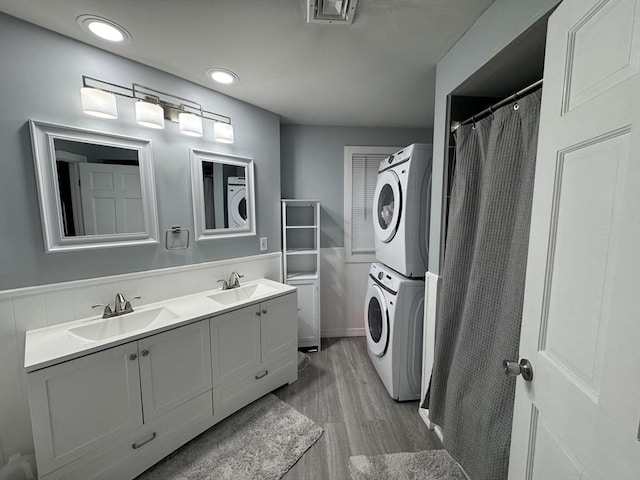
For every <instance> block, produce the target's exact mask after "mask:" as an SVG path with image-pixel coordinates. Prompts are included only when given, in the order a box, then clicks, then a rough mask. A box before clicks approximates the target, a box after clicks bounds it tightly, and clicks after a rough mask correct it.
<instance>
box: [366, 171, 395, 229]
mask: <svg viewBox="0 0 640 480" xmlns="http://www.w3.org/2000/svg"><path fill="white" fill-rule="evenodd" d="M401 210H402V195H401V192H400V180H399V179H398V176H397V175H396V173H395V172H393V171H391V170H387V171H386V172H382V173H381V174H380V175H378V183H377V185H376V190H375V192H374V194H373V212H374V214H373V215H374V219H375V220H374V222H373V227H374V230H375V232H376V236H377V237H378V239H380V240H381V241H383V242H390V241H391V240H392V239H393V237H394V236H395V234H396V231H397V230H398V222H399V221H400V212H401Z"/></svg>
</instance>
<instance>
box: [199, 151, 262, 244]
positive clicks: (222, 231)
mask: <svg viewBox="0 0 640 480" xmlns="http://www.w3.org/2000/svg"><path fill="white" fill-rule="evenodd" d="M190 157H191V193H192V196H193V223H194V227H195V239H196V240H197V241H200V240H211V239H215V238H227V237H244V236H250V235H255V234H256V215H255V212H256V204H255V187H254V181H253V159H252V158H249V157H240V156H237V155H230V154H226V153H215V152H208V151H205V150H197V149H193V148H192V149H191V154H190ZM203 161H205V162H214V163H221V164H226V165H234V166H238V167H244V168H245V172H246V175H245V178H246V192H247V226H246V227H242V228H207V227H206V219H205V205H204V187H203V184H202V162H203Z"/></svg>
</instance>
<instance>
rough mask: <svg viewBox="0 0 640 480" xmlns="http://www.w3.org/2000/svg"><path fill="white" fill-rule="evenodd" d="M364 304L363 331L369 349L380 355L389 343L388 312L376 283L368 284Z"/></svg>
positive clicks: (384, 351)
mask: <svg viewBox="0 0 640 480" xmlns="http://www.w3.org/2000/svg"><path fill="white" fill-rule="evenodd" d="M366 298H367V303H366V305H365V313H364V314H365V324H366V325H365V332H366V336H367V344H368V345H369V350H370V351H371V352H372V353H373V354H374V355H376V356H378V357H381V356H383V355H384V354H385V353H386V351H387V346H388V344H389V314H388V311H387V304H386V302H385V299H384V294H383V293H382V290H381V289H380V287H378V286H377V285H369V288H368V290H367V297H366Z"/></svg>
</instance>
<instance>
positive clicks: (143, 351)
mask: <svg viewBox="0 0 640 480" xmlns="http://www.w3.org/2000/svg"><path fill="white" fill-rule="evenodd" d="M140 354H141V355H142V356H143V357H146V356H147V355H149V350H147V349H146V348H145V349H144V350H142V351H141V352H140Z"/></svg>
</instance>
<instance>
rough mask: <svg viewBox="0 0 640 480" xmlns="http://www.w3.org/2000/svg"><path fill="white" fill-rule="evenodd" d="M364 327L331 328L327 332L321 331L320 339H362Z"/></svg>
mask: <svg viewBox="0 0 640 480" xmlns="http://www.w3.org/2000/svg"><path fill="white" fill-rule="evenodd" d="M364 335H365V333H364V327H359V328H331V329H328V330H324V329H323V330H322V333H321V335H320V336H321V337H323V338H332V337H364Z"/></svg>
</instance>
